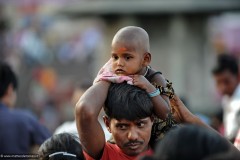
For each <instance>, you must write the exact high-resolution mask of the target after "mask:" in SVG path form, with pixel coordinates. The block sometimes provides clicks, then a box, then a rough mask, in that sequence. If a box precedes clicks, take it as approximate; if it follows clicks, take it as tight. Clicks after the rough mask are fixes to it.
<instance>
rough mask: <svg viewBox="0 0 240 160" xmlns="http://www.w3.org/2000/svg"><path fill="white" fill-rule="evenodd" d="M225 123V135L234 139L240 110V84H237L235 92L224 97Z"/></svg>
mask: <svg viewBox="0 0 240 160" xmlns="http://www.w3.org/2000/svg"><path fill="white" fill-rule="evenodd" d="M222 102H223V103H222V104H223V123H224V128H225V137H227V138H228V139H234V138H235V136H236V134H237V132H238V129H239V123H238V117H237V116H239V115H238V114H239V112H240V84H239V85H238V86H237V88H236V90H235V91H234V94H233V95H232V96H231V97H229V96H224V97H223V101H222Z"/></svg>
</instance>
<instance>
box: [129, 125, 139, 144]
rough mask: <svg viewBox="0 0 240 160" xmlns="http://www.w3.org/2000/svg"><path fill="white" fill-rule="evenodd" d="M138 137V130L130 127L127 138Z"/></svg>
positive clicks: (135, 138)
mask: <svg viewBox="0 0 240 160" xmlns="http://www.w3.org/2000/svg"><path fill="white" fill-rule="evenodd" d="M137 139H138V132H137V130H136V129H135V128H132V129H130V130H129V132H128V140H131V141H134V140H137Z"/></svg>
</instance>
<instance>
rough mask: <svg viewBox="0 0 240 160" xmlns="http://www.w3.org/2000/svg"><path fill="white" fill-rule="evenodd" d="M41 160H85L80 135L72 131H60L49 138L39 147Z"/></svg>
mask: <svg viewBox="0 0 240 160" xmlns="http://www.w3.org/2000/svg"><path fill="white" fill-rule="evenodd" d="M38 153H39V158H40V159H41V160H62V159H64V160H84V159H85V158H84V156H83V152H82V147H81V144H80V143H79V140H78V137H77V136H75V135H74V134H71V133H66V132H65V133H60V134H56V135H53V136H52V137H51V138H49V139H47V140H46V141H45V142H44V143H43V144H42V145H41V146H40V148H39V151H38Z"/></svg>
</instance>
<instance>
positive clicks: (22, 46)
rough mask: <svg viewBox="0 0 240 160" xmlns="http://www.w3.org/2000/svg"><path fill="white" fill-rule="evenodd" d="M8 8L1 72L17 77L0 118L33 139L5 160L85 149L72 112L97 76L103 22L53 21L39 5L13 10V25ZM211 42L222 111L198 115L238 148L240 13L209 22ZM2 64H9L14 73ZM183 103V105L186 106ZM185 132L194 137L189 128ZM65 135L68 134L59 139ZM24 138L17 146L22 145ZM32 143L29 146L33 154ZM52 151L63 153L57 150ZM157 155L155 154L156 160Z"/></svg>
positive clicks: (0, 38) (2, 26) (7, 89)
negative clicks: (15, 155)
mask: <svg viewBox="0 0 240 160" xmlns="http://www.w3.org/2000/svg"><path fill="white" fill-rule="evenodd" d="M3 7H4V6H0V62H1V63H4V65H3V66H1V68H0V71H1V72H2V71H3V70H4V71H5V70H12V72H13V73H7V72H6V73H5V72H4V74H2V73H1V74H0V76H1V77H0V80H1V83H0V89H1V90H0V91H1V96H2V97H5V96H6V97H8V96H9V98H2V97H0V100H1V101H0V119H1V122H2V123H3V122H4V123H5V121H6V123H7V121H8V122H9V121H10V120H8V119H7V118H6V117H5V116H6V115H8V114H9V116H16V117H19V119H24V120H22V124H21V123H20V122H19V124H14V125H13V126H18V127H17V128H18V130H21V127H19V125H21V126H23V127H22V128H23V129H25V130H26V132H25V134H24V135H20V137H22V138H25V139H30V140H29V141H28V140H26V142H19V144H20V145H19V148H20V149H19V148H18V146H17V145H16V147H15V150H14V149H13V150H12V151H10V150H11V146H12V145H13V144H14V143H15V141H14V139H13V140H12V141H11V142H10V141H9V144H7V143H6V144H4V143H3V145H2V146H1V147H0V154H1V153H9V154H11V153H16V154H17V153H36V152H37V150H38V148H39V147H40V146H41V144H43V145H42V146H41V147H42V148H41V149H40V150H41V154H43V155H45V154H46V155H48V156H49V157H51V156H50V155H51V152H49V151H48V149H49V148H51V145H53V144H55V143H60V144H63V143H62V142H58V141H61V140H64V143H65V142H66V141H68V142H69V144H68V143H66V144H65V145H63V146H60V147H63V148H64V147H65V148H68V147H69V148H73V147H74V146H75V145H76V146H80V144H79V139H78V137H79V135H78V131H77V128H76V121H75V117H74V107H75V104H76V103H77V101H78V100H79V98H80V97H81V96H82V94H83V93H84V92H85V91H86V90H87V89H88V88H89V87H90V86H91V85H92V83H93V79H94V77H95V76H96V75H94V74H95V71H94V66H95V63H96V61H97V58H96V54H99V53H98V49H99V47H101V43H102V42H103V39H104V37H103V30H102V27H103V23H102V22H100V21H98V20H94V21H91V20H90V21H88V20H85V21H77V22H75V21H74V20H73V21H68V20H67V19H64V18H62V17H57V16H55V15H44V14H41V12H40V13H39V12H38V11H39V10H40V7H39V6H38V5H32V6H28V5H27V6H24V5H23V6H15V7H14V9H15V10H16V11H15V12H16V13H15V14H18V15H17V18H16V19H12V20H10V19H9V18H7V17H6V16H4V13H3V12H2V11H1V10H3V9H1V8H3ZM15 16H16V15H15ZM209 36H210V37H211V38H210V39H211V42H212V43H211V45H212V48H213V50H214V52H215V55H214V57H215V60H216V61H215V64H214V67H213V68H212V70H209V73H211V74H212V78H213V80H214V82H215V84H216V86H215V88H216V89H217V91H218V94H219V95H218V96H219V97H220V98H219V100H221V106H220V107H219V108H218V110H217V111H216V112H215V113H214V114H211V115H210V114H209V115H205V114H202V113H196V115H197V116H198V117H199V118H200V119H201V121H203V122H204V123H205V124H207V125H209V126H210V127H211V128H213V129H215V130H216V131H217V132H218V133H219V134H220V135H222V136H223V137H225V138H226V139H227V140H229V141H230V142H231V143H232V144H234V145H235V146H236V147H237V148H238V149H240V86H239V78H240V71H239V62H240V14H235V15H228V14H226V15H225V16H217V17H213V18H211V19H210V23H209ZM5 64H7V65H9V67H10V69H8V68H7V67H6V66H5ZM4 67H6V68H7V69H4ZM7 74H11V76H10V78H9V82H6V81H5V80H6V79H5V76H6V75H7ZM5 82H6V84H5ZM17 82H18V83H17ZM15 83H16V85H15ZM17 84H18V85H17ZM4 85H5V86H4ZM206 85H207V84H206ZM15 91H16V93H15ZM8 93H9V94H8ZM15 94H16V95H17V97H16V103H15V102H13V103H11V101H15V100H14V95H15ZM3 99H4V100H3ZM5 99H7V100H5ZM9 99H10V101H8V100H9ZM182 101H183V102H184V99H182ZM5 102H7V103H6V104H5ZM10 103H11V104H10ZM186 104H187V102H186ZM186 106H187V105H186ZM6 108H10V110H12V109H14V108H16V113H11V111H7V110H6ZM14 110H15V109H14ZM18 110H20V111H19V112H18ZM4 115H5V116H4ZM103 115H104V112H103V111H101V113H100V116H99V121H100V124H101V125H102V127H103V129H104V133H105V135H106V137H105V138H106V140H108V139H110V138H111V134H110V133H109V132H108V130H107V128H106V127H105V125H104V123H103V120H102V116H103ZM4 117H5V118H4ZM4 120H5V121H4ZM16 121H18V120H17V118H16ZM2 123H0V130H2V128H5V127H6V124H5V125H3V124H2ZM26 123H27V124H26ZM9 125H11V124H10V122H9ZM25 125H26V126H25ZM24 126H25V127H24ZM1 127H2V128H1ZM193 128H194V126H193ZM185 129H186V130H188V129H189V130H190V131H189V132H191V126H190V127H189V128H188V127H186V128H185ZM194 129H195V130H201V129H199V128H194ZM175 130H176V132H174V131H173V132H171V134H173V135H175V134H180V132H181V131H179V130H181V129H175ZM0 132H1V131H0ZM13 132H18V131H16V130H14V129H12V130H11V128H10V130H8V131H7V132H6V133H4V134H1V133H0V141H1V143H2V142H3V139H4V138H6V137H7V136H8V134H10V133H13ZM65 132H69V133H71V134H61V133H65ZM198 133H199V132H198ZM191 134H192V133H191ZM193 134H194V133H193ZM204 134H208V133H207V131H206V133H205V132H204V133H202V135H204ZM53 135H54V136H53ZM13 136H15V137H16V136H17V135H13ZM175 136H176V135H175ZM20 137H17V139H21V138H20ZM50 137H51V138H50ZM176 137H177V136H176ZM181 137H182V136H181ZM193 137H194V136H193ZM48 138H50V139H48ZM47 139H48V140H47ZM168 139H169V138H168ZM168 139H166V141H164V142H163V144H160V145H159V147H158V148H156V150H157V149H159V148H160V149H159V150H161V151H163V149H162V148H164V147H165V146H163V145H165V143H166V146H167V143H168V142H167V141H168ZM45 140H47V141H45ZM176 141H177V140H176ZM179 143H183V142H179ZM196 143H198V142H196ZM223 143H225V142H223ZM27 144H31V145H30V147H29V146H27ZM70 144H71V145H72V146H71V145H70ZM4 145H6V146H7V147H5V146H4ZM8 145H9V146H8ZM49 146H50V147H49ZM34 147H36V148H37V149H35V148H34ZM74 149H76V151H72V150H71V151H69V153H68V154H69V155H70V157H71V156H73V155H75V156H76V155H77V153H79V154H80V155H77V156H78V157H83V153H82V150H81V148H78V147H75V148H74ZM74 149H73V150H74ZM49 150H50V149H49ZM53 150H59V149H55V148H54V146H53ZM60 150H61V148H60ZM70 152H71V153H70ZM166 152H167V151H166ZM66 153H67V152H66ZM59 154H60V155H64V154H65V153H59ZM164 154H169V153H164V151H163V152H162V155H164ZM171 154H172V153H171ZM53 156H54V155H53ZM158 156H159V155H158V154H156V155H155V159H157V158H156V157H158ZM73 157H74V156H73ZM60 158H61V157H60ZM217 158H218V157H217ZM217 158H216V159H217ZM143 159H154V158H153V157H145V158H143Z"/></svg>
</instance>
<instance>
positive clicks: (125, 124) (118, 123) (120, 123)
mask: <svg viewBox="0 0 240 160" xmlns="http://www.w3.org/2000/svg"><path fill="white" fill-rule="evenodd" d="M115 125H116V126H118V125H124V126H129V124H128V123H124V122H117V123H116V124H115Z"/></svg>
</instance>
